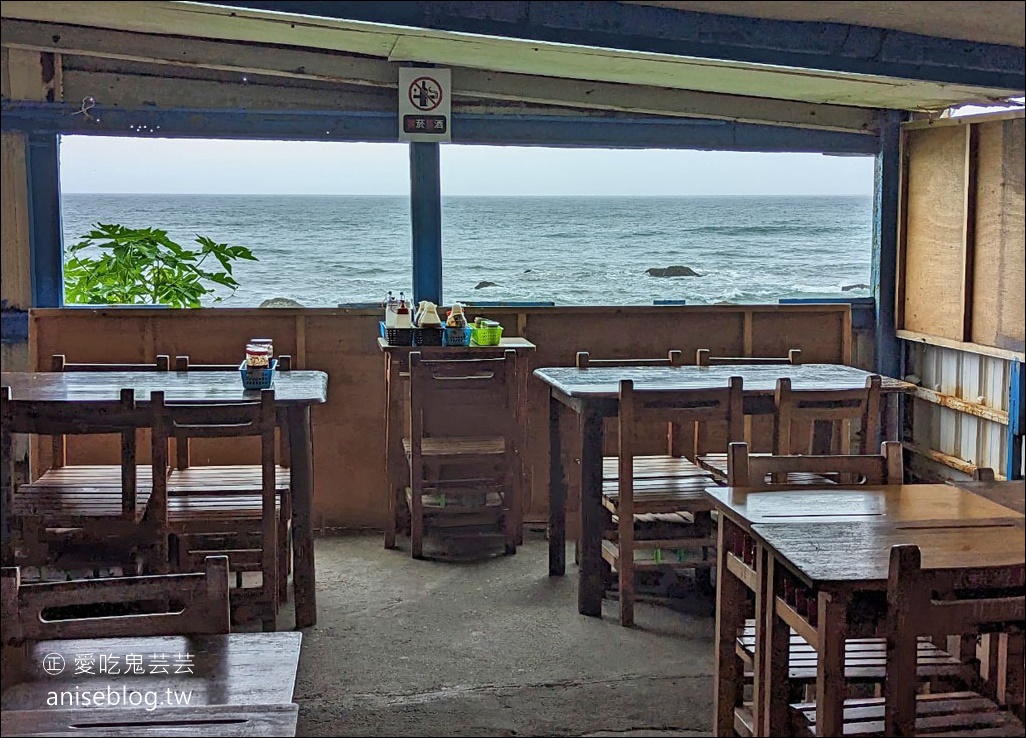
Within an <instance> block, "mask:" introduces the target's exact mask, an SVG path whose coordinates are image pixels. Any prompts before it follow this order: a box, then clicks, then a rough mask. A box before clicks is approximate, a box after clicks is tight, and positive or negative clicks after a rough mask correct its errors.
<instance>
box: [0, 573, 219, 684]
mask: <svg viewBox="0 0 1026 738" xmlns="http://www.w3.org/2000/svg"><path fill="white" fill-rule="evenodd" d="M0 589H2V592H0V602H2V604H0V609H2V618H0V630H2V632H0V649H2V656H0V661H2V663H3V672H4V673H3V682H4V685H5V686H8V685H11V684H15V683H17V682H19V681H21V680H22V678H23V676H24V674H25V672H26V668H25V667H26V666H27V664H26V663H25V655H26V652H27V647H28V645H29V644H30V643H32V642H35V641H50V640H57V639H78V638H108V637H126V636H159V635H208V634H218V633H228V632H229V631H230V623H229V607H228V597H229V596H228V559H227V558H226V557H224V556H211V557H208V558H207V559H206V561H205V563H204V571H203V572H202V573H196V574H162V575H155V576H140V577H116V578H107V579H80V580H71V581H66V582H46V583H40V584H25V583H22V581H21V570H20V569H19V568H18V567H5V568H4V569H3V570H2V572H0Z"/></svg>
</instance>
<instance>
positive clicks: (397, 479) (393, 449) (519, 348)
mask: <svg viewBox="0 0 1026 738" xmlns="http://www.w3.org/2000/svg"><path fill="white" fill-rule="evenodd" d="M378 348H379V349H380V350H381V352H382V353H383V354H384V356H385V479H386V484H387V489H386V491H385V494H386V495H387V497H386V499H388V500H392V499H394V498H395V495H396V491H397V490H398V489H400V488H402V487H405V486H406V484H407V483H406V481H405V479H406V477H407V475H408V470H407V466H406V453H405V452H404V451H403V423H404V409H405V406H406V401H407V400H408V393H407V392H406V391H405V387H406V382H405V381H404V380H405V379H406V377H408V376H409V370H410V354H411V353H413V352H414V351H418V352H420V354H421V356H422V357H423V358H424V359H491V358H498V357H501V356H502V355H503V353H504V352H505V351H507V350H509V349H512V350H514V351H516V352H517V354H518V356H519V354H521V353H523V352H525V351H534V350H535V348H536V346H535V345H534V344H533V343H531V342H530V341H528V340H527V339H526V338H520V337H519V336H507V337H505V338H501V339H499V345H498V346H390V345H389V344H388V342H387V341H386V340H385V339H384V338H380V337H379V338H378ZM517 371H518V373H519V374H520V376H521V377H523V379H521V380H520V383H521V387H520V390H521V392H520V397H521V398H524V397H526V393H525V391H524V390H526V384H527V383H526V378H527V372H526V371H523V370H522V368H518V370H517ZM522 402H523V399H521V403H522ZM522 502H523V501H522V500H518V505H521V504H522ZM389 510H390V512H392V507H391V506H390V507H389ZM520 513H521V511H520V510H517V515H518V517H519V515H520ZM518 530H519V528H518ZM388 535H390V534H388V533H386V537H387V536H388ZM517 543H518V544H519V543H520V541H519V540H518V541H517ZM386 545H391V543H390V542H389V541H386Z"/></svg>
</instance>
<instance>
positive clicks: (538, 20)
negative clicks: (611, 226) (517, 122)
mask: <svg viewBox="0 0 1026 738" xmlns="http://www.w3.org/2000/svg"><path fill="white" fill-rule="evenodd" d="M216 4H218V5H228V6H234V7H237V8H254V9H259V10H268V11H274V12H281V13H299V14H303V15H312V16H320V17H322V18H337V19H343V20H357V21H369V22H373V23H389V24H393V25H400V26H412V27H416V28H431V29H435V30H443V31H458V32H463V33H478V34H486V35H491V36H504V37H507V38H520V39H529V40H536V41H554V42H558V43H565V44H578V45H581V46H597V47H606V48H613V49H624V50H628V51H641V52H655V53H659V54H674V55H679V56H691V57H699V58H706V59H724V60H731V61H740V62H753V63H757V64H773V65H779V66H785V67H804V68H808V69H825V70H831V71H837V72H848V73H855V74H870V75H880V76H885V77H898V78H903V79H917V80H930V81H934V82H948V83H955V84H966V85H974V86H980V87H996V88H1002V89H1010V90H1023V89H1026V73H1024V72H1026V66H1024V59H1023V53H1022V49H1020V48H1015V47H1013V46H1003V45H998V44H985V43H978V42H974V41H966V40H962V39H951V38H937V37H933V36H923V35H919V34H915V33H909V32H906V31H896V30H893V29H886V28H873V27H867V26H856V25H850V24H844V23H825V22H814V21H794V20H776V19H770V18H748V17H742V16H733V15H724V14H720V13H699V12H694V11H686V10H676V9H671V8H661V7H656V6H647V5H628V4H625V3H620V2H608V1H606V0H591V1H590V2H581V1H578V2H484V1H481V0H465V1H464V2H459V3H454V2H387V3H386V2H334V1H329V2H325V1H324V0H305V1H296V0H292V1H290V2H283V1H282V0H218V2H217V3H216Z"/></svg>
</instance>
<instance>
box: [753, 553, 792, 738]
mask: <svg viewBox="0 0 1026 738" xmlns="http://www.w3.org/2000/svg"><path fill="white" fill-rule="evenodd" d="M761 548H762V547H761V546H760V549H761ZM759 562H760V564H761V565H763V566H764V567H765V570H766V575H765V577H760V579H759V581H760V584H761V585H762V586H763V587H764V588H765V589H764V590H763V592H764V597H763V600H762V608H763V611H762V617H763V622H764V627H763V633H762V640H761V643H762V644H763V645H762V647H761V648H757V651H756V659H757V660H758V663H756V665H755V669H756V672H755V673H756V675H757V676H756V679H757V680H758V682H761V685H762V686H761V688H760V689H759V690H757V694H758V699H760V700H761V704H760V705H759V706H758V708H757V710H756V711H755V712H756V717H757V719H758V720H760V721H761V725H762V730H761V732H760V733H759V734H760V735H787V734H788V733H789V732H790V730H789V729H790V726H789V724H788V722H789V721H788V714H787V710H788V702H789V701H790V697H791V690H790V684H789V680H790V662H791V628H790V627H789V626H788V625H787V623H785V622H784V621H783V620H781V619H780V618H779V617H777V613H776V592H778V591H780V590H779V588H778V587H777V578H778V576H779V574H781V573H783V572H782V569H781V567H779V566H777V564H776V561H774V559H773V556H772V554H770V553H769V552H768V551H766V552H764V556H763V557H762V558H760V559H759ZM756 602H757V603H758V599H757V600H756ZM757 607H758V604H757ZM756 617H759V613H757V614H756ZM757 638H758V636H757ZM759 642H760V641H759V640H756V646H757V647H758V644H759ZM760 672H761V679H760V677H759V674H760ZM758 682H757V683H758ZM756 724H757V725H758V724H760V723H756Z"/></svg>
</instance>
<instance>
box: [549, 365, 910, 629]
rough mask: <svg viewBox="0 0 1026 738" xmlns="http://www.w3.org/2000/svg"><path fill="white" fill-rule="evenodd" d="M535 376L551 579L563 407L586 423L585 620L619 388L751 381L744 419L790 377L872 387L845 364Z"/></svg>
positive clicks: (556, 552) (561, 486)
mask: <svg viewBox="0 0 1026 738" xmlns="http://www.w3.org/2000/svg"><path fill="white" fill-rule="evenodd" d="M534 376H535V377H537V378H538V379H540V380H541V381H542V382H544V383H545V384H547V385H548V386H549V397H550V399H549V575H550V576H562V575H563V574H564V573H565V572H566V481H565V478H564V470H563V461H562V449H561V446H560V442H561V435H560V416H561V415H562V413H561V412H560V408H561V407H568V408H570V410H572V411H573V412H575V413H577V414H578V415H579V416H580V418H581V423H580V443H581V539H580V543H581V545H580V568H579V576H580V584H579V587H578V593H577V594H578V601H577V609H578V611H579V612H580V613H581V614H583V615H590V616H594V617H599V616H601V614H602V594H603V592H604V590H605V577H604V575H603V570H602V549H601V546H602V529H603V527H604V518H603V513H602V504H601V502H602V501H601V494H602V445H603V429H602V424H603V420H604V419H605V418H610V417H616V415H617V413H618V406H619V400H618V394H619V382H620V380H621V379H630V380H633V381H634V386H635V388H637V389H658V390H672V391H688V390H702V389H710V388H716V387H726V386H727V384H728V382H729V380H730V378H731V377H741V378H742V380H743V382H744V412H745V414H747V415H761V414H771V413H772V412H773V410H774V405H773V393H774V391H775V390H776V383H777V379H779V378H781V377H787V378H789V379H790V380H791V384H792V387H793V388H794V390H795V391H799V390H817V389H820V390H845V389H858V388H862V387H865V384H866V379H867V377H869V376H870V373H869V372H866V371H863V370H862V369H856V368H855V367H850V366H846V365H843V364H797V365H790V364H788V365H767V364H740V365H734V366H677V367H666V366H653V367H587V368H577V367H542V368H538V369H535V371H534ZM911 388H912V385H909V384H908V383H906V382H903V381H901V380H898V379H892V378H888V377H882V385H881V391H882V393H883V394H884V397H885V398H886V397H892V396H894V395H896V394H900V393H903V392H908V391H910V390H911Z"/></svg>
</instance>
